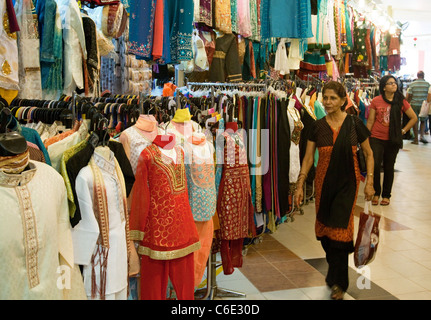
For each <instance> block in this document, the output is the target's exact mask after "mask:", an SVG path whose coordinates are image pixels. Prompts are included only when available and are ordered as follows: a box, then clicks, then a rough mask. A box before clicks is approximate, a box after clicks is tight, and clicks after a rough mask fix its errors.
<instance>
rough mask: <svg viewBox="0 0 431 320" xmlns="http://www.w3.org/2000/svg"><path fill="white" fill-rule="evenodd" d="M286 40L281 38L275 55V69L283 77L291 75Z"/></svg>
mask: <svg viewBox="0 0 431 320" xmlns="http://www.w3.org/2000/svg"><path fill="white" fill-rule="evenodd" d="M286 41H287V39H286V38H281V39H280V43H279V44H278V47H277V52H276V53H275V64H274V69H275V70H276V71H279V72H280V74H281V75H283V76H284V75H286V74H289V73H290V69H289V60H288V58H287V51H286Z"/></svg>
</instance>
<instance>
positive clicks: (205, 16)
mask: <svg viewBox="0 0 431 320" xmlns="http://www.w3.org/2000/svg"><path fill="white" fill-rule="evenodd" d="M199 22H202V23H205V24H206V25H207V26H210V27H212V26H213V6H212V0H200V9H199Z"/></svg>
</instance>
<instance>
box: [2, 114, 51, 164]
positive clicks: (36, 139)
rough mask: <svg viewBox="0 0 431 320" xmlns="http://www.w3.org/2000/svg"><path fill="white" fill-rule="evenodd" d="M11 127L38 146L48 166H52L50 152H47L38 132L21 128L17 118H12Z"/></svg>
mask: <svg viewBox="0 0 431 320" xmlns="http://www.w3.org/2000/svg"><path fill="white" fill-rule="evenodd" d="M10 127H11V128H12V131H16V132H19V133H20V134H22V136H23V137H24V139H25V140H26V141H28V142H31V143H34V144H35V145H37V146H38V148H39V149H40V151H42V153H43V156H44V157H45V162H46V164H49V165H51V160H50V158H49V154H48V151H47V150H46V148H45V145H44V144H43V142H42V139H41V138H40V135H39V133H38V132H37V131H36V130H34V129H31V128H27V127H23V126H21V125H20V124H19V123H18V121H17V120H16V118H15V117H12V120H11V124H10Z"/></svg>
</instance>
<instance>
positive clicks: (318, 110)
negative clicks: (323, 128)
mask: <svg viewBox="0 0 431 320" xmlns="http://www.w3.org/2000/svg"><path fill="white" fill-rule="evenodd" d="M314 114H315V115H316V118H317V120H320V119H322V118H324V117H326V112H325V108H324V107H323V106H322V104H321V103H320V101H318V100H316V101H315V102H314ZM318 161H319V151H317V150H316V152H315V153H314V166H315V167H317V162H318Z"/></svg>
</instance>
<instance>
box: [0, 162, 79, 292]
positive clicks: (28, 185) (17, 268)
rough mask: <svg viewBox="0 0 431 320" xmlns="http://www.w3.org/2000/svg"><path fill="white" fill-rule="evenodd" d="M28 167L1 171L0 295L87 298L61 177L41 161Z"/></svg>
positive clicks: (31, 163)
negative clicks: (18, 172) (77, 262)
mask: <svg viewBox="0 0 431 320" xmlns="http://www.w3.org/2000/svg"><path fill="white" fill-rule="evenodd" d="M29 166H30V170H26V171H24V172H23V173H21V174H6V173H4V172H2V171H0V205H1V209H0V221H1V223H0V299H13V300H30V299H37V300H44V299H49V300H52V299H64V298H65V294H68V295H69V296H68V297H69V298H72V299H85V298H86V297H85V294H84V290H83V282H82V278H81V277H80V275H79V268H78V267H77V266H75V267H74V268H73V266H74V260H73V245H72V237H71V227H70V222H69V210H68V206H67V197H66V188H65V185H64V180H63V178H62V177H61V175H59V174H58V173H57V172H56V171H55V170H54V169H53V168H51V167H50V166H48V165H46V164H45V163H42V162H33V161H30V164H29ZM76 275H78V277H76ZM65 289H70V290H67V293H66V291H65Z"/></svg>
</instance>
